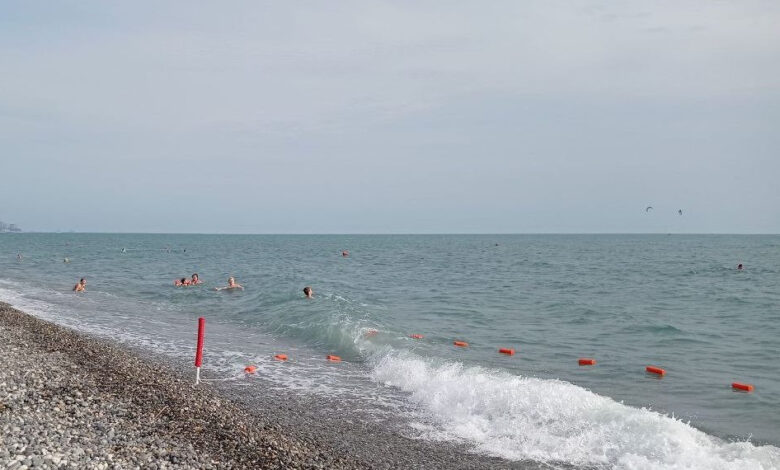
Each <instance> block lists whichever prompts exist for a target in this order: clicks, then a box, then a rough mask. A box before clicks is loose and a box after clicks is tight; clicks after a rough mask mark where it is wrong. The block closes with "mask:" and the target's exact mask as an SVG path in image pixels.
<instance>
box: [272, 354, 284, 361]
mask: <svg viewBox="0 0 780 470" xmlns="http://www.w3.org/2000/svg"><path fill="white" fill-rule="evenodd" d="M274 359H276V360H278V361H286V360H287V354H277V355H276V356H274Z"/></svg>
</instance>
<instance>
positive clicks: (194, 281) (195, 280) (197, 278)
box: [190, 273, 203, 286]
mask: <svg viewBox="0 0 780 470" xmlns="http://www.w3.org/2000/svg"><path fill="white" fill-rule="evenodd" d="M202 282H203V281H201V280H200V276H198V273H193V274H192V279H191V280H190V284H192V285H193V286H194V285H197V284H201V283H202Z"/></svg>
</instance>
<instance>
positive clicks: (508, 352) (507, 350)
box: [498, 348, 515, 356]
mask: <svg viewBox="0 0 780 470" xmlns="http://www.w3.org/2000/svg"><path fill="white" fill-rule="evenodd" d="M498 352H500V353H501V354H506V355H508V356H514V355H515V350H514V349H512V348H501V349H499V350H498Z"/></svg>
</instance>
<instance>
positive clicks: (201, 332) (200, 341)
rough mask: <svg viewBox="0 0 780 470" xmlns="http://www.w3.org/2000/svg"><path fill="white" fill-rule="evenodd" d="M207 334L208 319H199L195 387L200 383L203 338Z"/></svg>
mask: <svg viewBox="0 0 780 470" xmlns="http://www.w3.org/2000/svg"><path fill="white" fill-rule="evenodd" d="M205 334H206V319H205V318H203V317H200V318H198V348H197V349H196V350H195V385H198V384H199V383H200V365H201V364H203V337H204V336H205Z"/></svg>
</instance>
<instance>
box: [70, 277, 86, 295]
mask: <svg viewBox="0 0 780 470" xmlns="http://www.w3.org/2000/svg"><path fill="white" fill-rule="evenodd" d="M86 289H87V280H86V279H85V278H83V277H82V278H81V279H80V280H79V283H78V284H76V285H75V286H73V292H84V291H86Z"/></svg>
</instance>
